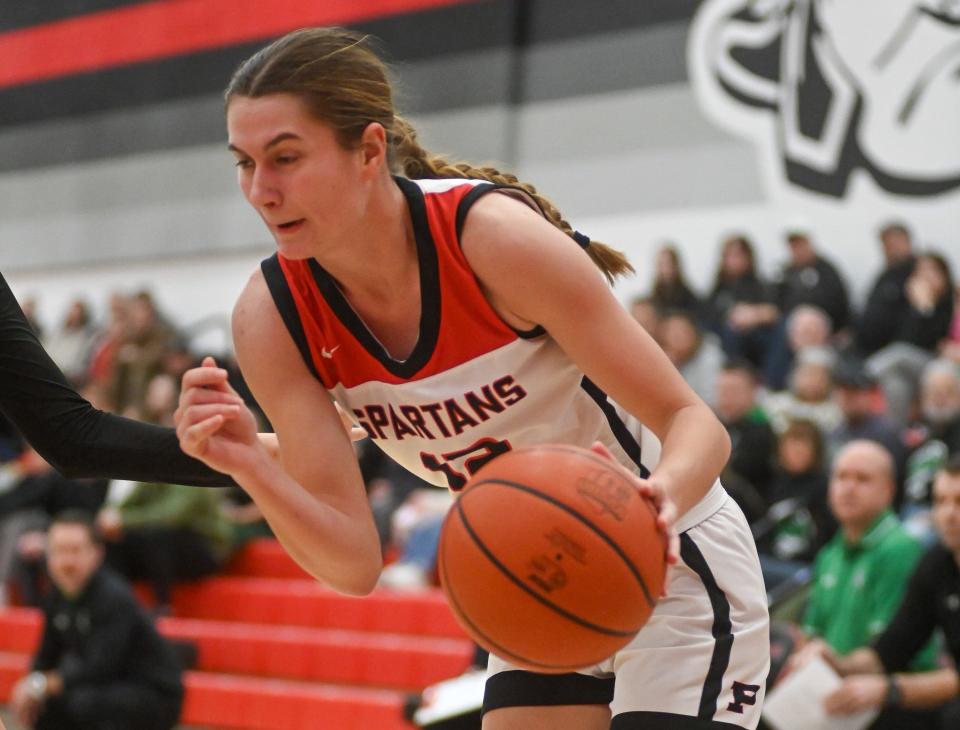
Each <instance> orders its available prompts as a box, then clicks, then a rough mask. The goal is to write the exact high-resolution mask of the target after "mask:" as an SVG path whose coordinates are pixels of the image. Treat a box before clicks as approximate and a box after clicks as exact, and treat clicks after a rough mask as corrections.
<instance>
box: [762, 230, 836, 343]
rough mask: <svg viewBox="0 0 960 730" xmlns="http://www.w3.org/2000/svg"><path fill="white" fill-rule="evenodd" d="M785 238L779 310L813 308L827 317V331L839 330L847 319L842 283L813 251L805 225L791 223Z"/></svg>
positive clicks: (786, 314)
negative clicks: (787, 252)
mask: <svg viewBox="0 0 960 730" xmlns="http://www.w3.org/2000/svg"><path fill="white" fill-rule="evenodd" d="M786 237H787V243H788V244H789V246H790V260H789V262H788V263H787V265H786V266H785V267H784V268H783V272H782V274H781V279H780V284H779V304H780V311H781V312H782V313H783V315H784V316H788V315H789V314H790V313H791V312H793V311H794V310H795V309H796V308H797V307H799V306H801V305H808V306H814V307H817V308H818V309H820V310H821V311H823V312H825V313H826V314H827V316H828V317H829V318H830V331H831V333H834V332H839V331H840V330H842V329H843V328H844V327H846V326H847V322H848V320H849V318H850V301H849V295H848V294H847V284H846V282H845V281H844V280H843V277H842V276H841V275H840V272H839V271H837V268H836V267H835V266H834V265H833V264H832V263H830V261H828V260H827V259H825V258H824V257H823V256H821V255H820V253H819V252H818V251H817V249H816V247H815V246H814V245H813V241H811V239H810V232H809V230H808V227H807V226H806V224H804V223H802V222H795V223H794V224H792V225H791V226H789V227H788V229H787V234H786Z"/></svg>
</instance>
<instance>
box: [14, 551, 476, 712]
mask: <svg viewBox="0 0 960 730" xmlns="http://www.w3.org/2000/svg"><path fill="white" fill-rule="evenodd" d="M228 573H229V574H228V575H226V576H222V577H217V578H210V579H206V580H203V581H200V582H197V583H193V584H188V585H182V586H179V587H178V588H177V589H176V590H175V591H174V598H173V609H174V616H172V617H169V618H164V619H162V620H161V621H160V622H159V627H160V630H161V632H162V633H163V634H164V635H166V636H169V637H171V638H177V639H186V640H189V641H191V642H193V643H194V644H195V645H196V646H197V649H198V661H197V667H196V671H192V672H188V673H187V675H186V679H185V681H186V686H187V694H186V700H185V705H184V712H183V717H182V721H183V722H184V723H185V724H189V725H201V726H203V727H206V728H217V729H223V730H227V729H233V730H326V729H327V728H330V729H331V730H333V729H336V730H370V729H372V728H375V729H376V730H408V729H409V728H410V727H411V726H410V725H408V724H406V723H405V722H404V721H403V719H402V707H403V701H404V697H405V694H406V692H409V691H416V690H419V689H422V688H423V687H426V686H428V685H430V684H434V683H436V682H438V681H440V680H443V679H445V678H448V677H453V676H456V675H457V674H460V673H461V672H462V671H463V670H464V669H466V668H467V666H468V665H469V664H470V659H471V657H472V653H473V648H472V644H471V643H470V642H469V641H468V640H467V639H466V638H465V636H464V634H463V632H462V630H461V629H460V627H459V626H458V625H457V624H456V621H455V620H454V619H453V616H452V614H451V613H450V610H449V608H448V607H447V605H446V602H445V600H444V598H443V595H442V594H441V592H440V591H438V590H430V591H426V592H423V593H416V594H410V593H388V592H385V591H377V592H375V593H374V594H373V595H371V596H366V597H363V598H357V597H351V596H343V595H340V594H338V593H335V592H333V591H331V590H329V589H327V588H324V587H323V586H321V585H319V584H317V583H316V582H315V581H313V580H311V579H307V578H305V577H304V576H305V574H304V573H303V571H302V570H301V569H300V568H299V567H298V566H297V565H296V563H294V562H293V560H292V559H291V558H290V557H289V556H287V555H286V553H284V552H283V550H282V548H281V547H280V546H279V544H278V543H276V541H274V540H256V541H254V542H252V543H251V544H249V545H248V546H247V547H245V548H244V550H243V552H241V554H239V555H238V556H237V557H236V558H235V559H234V560H233V561H232V562H231V563H230V565H229V568H228ZM140 588H141V589H140V590H138V594H139V595H144V593H145V591H143V590H142V587H140ZM41 621H42V617H41V614H40V612H39V611H36V610H34V609H24V608H8V609H0V702H4V701H6V700H7V699H8V698H9V694H10V691H11V689H12V687H13V685H14V683H15V682H16V681H17V679H18V678H19V677H21V676H23V674H24V673H25V672H26V671H27V669H28V664H29V657H30V655H31V653H32V652H33V651H34V649H35V647H36V645H37V642H38V641H39V638H40V631H41Z"/></svg>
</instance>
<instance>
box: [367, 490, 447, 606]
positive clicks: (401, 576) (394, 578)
mask: <svg viewBox="0 0 960 730" xmlns="http://www.w3.org/2000/svg"><path fill="white" fill-rule="evenodd" d="M452 503H453V495H452V493H451V492H450V491H449V490H446V489H437V488H435V487H428V488H425V489H416V490H414V491H413V492H411V493H410V495H409V497H407V499H406V501H405V502H404V503H403V504H402V505H401V506H400V507H399V508H398V509H397V510H396V511H395V512H394V513H393V519H392V522H393V525H392V531H391V535H392V540H393V543H394V545H395V546H396V547H397V548H398V552H399V559H398V560H397V561H396V562H393V563H390V564H389V565H387V566H386V567H385V568H384V569H383V572H382V573H381V574H380V581H379V584H380V585H381V586H383V587H384V588H390V589H392V590H418V589H421V588H425V587H427V586H429V585H432V584H433V578H434V574H435V571H436V565H437V552H438V549H439V545H440V528H441V527H442V526H443V520H444V518H445V517H446V515H447V511H448V510H449V509H450V505H451V504H452Z"/></svg>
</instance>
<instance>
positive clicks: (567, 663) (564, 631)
mask: <svg viewBox="0 0 960 730" xmlns="http://www.w3.org/2000/svg"><path fill="white" fill-rule="evenodd" d="M666 551H667V543H666V540H665V538H664V536H663V535H662V533H660V532H659V531H658V530H657V526H656V510H655V508H654V506H653V504H651V502H650V500H648V499H646V498H645V497H642V496H641V495H640V493H639V492H638V491H637V489H636V486H635V485H634V484H633V483H632V482H631V481H630V480H629V479H628V478H627V477H626V476H625V475H624V474H623V473H622V472H621V471H620V469H619V467H617V466H616V465H615V464H613V463H612V462H611V461H610V460H609V459H606V458H604V457H602V456H599V455H597V454H594V453H593V452H591V451H587V450H586V449H581V448H577V447H574V446H565V445H560V444H548V445H543V446H535V447H529V448H520V449H517V450H515V451H511V452H509V453H506V454H504V455H502V456H499V457H497V458H496V459H495V460H494V461H492V462H490V463H489V464H487V465H486V466H485V467H483V468H482V469H481V470H480V471H479V472H477V474H476V475H475V476H474V477H473V478H472V479H471V480H470V481H469V482H468V484H467V485H466V487H465V488H464V490H463V492H462V493H461V494H460V497H459V499H458V500H457V501H456V503H455V504H454V505H453V506H452V507H451V508H450V512H449V514H448V515H447V518H446V520H445V521H444V524H443V531H442V533H441V535H440V557H439V572H440V580H441V583H442V585H443V589H444V591H445V592H446V594H447V598H448V600H449V601H450V605H451V606H452V608H453V611H454V613H455V615H456V616H457V619H458V620H459V621H460V623H461V625H462V626H463V627H464V629H465V630H466V631H467V633H468V634H470V636H471V637H472V638H473V639H474V640H475V641H476V642H477V643H478V644H480V645H481V646H482V647H484V648H485V649H487V650H488V651H490V652H492V653H494V654H496V655H497V656H500V657H501V658H503V659H506V660H507V661H509V662H511V663H513V664H516V665H518V666H520V667H523V668H524V669H529V670H531V671H535V672H547V673H550V672H554V673H559V672H570V671H574V670H576V669H582V668H583V667H587V666H590V665H591V664H596V663H598V662H600V661H603V660H604V659H606V658H608V657H609V656H611V655H612V654H614V653H615V652H616V651H617V650H618V649H620V648H621V647H623V646H624V645H626V644H627V643H628V642H629V641H630V640H631V639H632V638H633V637H634V635H636V633H637V632H638V631H639V630H640V629H641V628H642V627H643V625H644V623H646V621H647V619H648V618H649V617H650V614H651V613H652V612H653V608H654V606H655V605H656V601H657V598H658V596H659V595H660V593H661V591H662V590H663V582H664V577H665V573H666Z"/></svg>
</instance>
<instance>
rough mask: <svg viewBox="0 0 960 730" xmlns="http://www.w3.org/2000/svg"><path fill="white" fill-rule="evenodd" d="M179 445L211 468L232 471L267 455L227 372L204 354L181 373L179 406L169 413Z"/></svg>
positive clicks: (248, 413) (249, 414) (240, 470)
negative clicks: (199, 360) (172, 413)
mask: <svg viewBox="0 0 960 730" xmlns="http://www.w3.org/2000/svg"><path fill="white" fill-rule="evenodd" d="M173 420H174V423H175V424H176V427H177V436H178V437H179V439H180V448H182V449H183V450H184V452H186V453H187V454H189V455H190V456H192V457H194V458H195V459H199V460H200V461H202V462H204V463H205V464H207V466H209V467H210V468H211V469H216V470H217V471H220V472H223V473H225V474H236V473H238V472H242V471H245V470H247V469H249V468H250V467H251V466H252V465H253V464H254V462H255V461H256V460H257V459H258V458H271V454H270V452H269V450H268V448H266V447H265V446H264V444H263V443H262V442H261V440H260V439H259V437H258V435H257V423H256V419H255V418H254V416H253V413H251V412H250V409H249V408H247V406H246V405H245V404H244V402H243V399H242V398H240V396H239V395H237V392H236V391H235V390H234V389H233V387H231V385H230V384H229V382H227V371H226V370H224V369H223V368H219V367H217V364H216V362H215V361H214V359H213V358H212V357H206V358H204V360H203V364H202V365H201V367H198V368H193V369H192V370H188V371H187V372H186V373H184V375H183V388H182V390H181V392H180V405H179V407H178V408H177V410H176V412H175V413H174V415H173Z"/></svg>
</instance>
